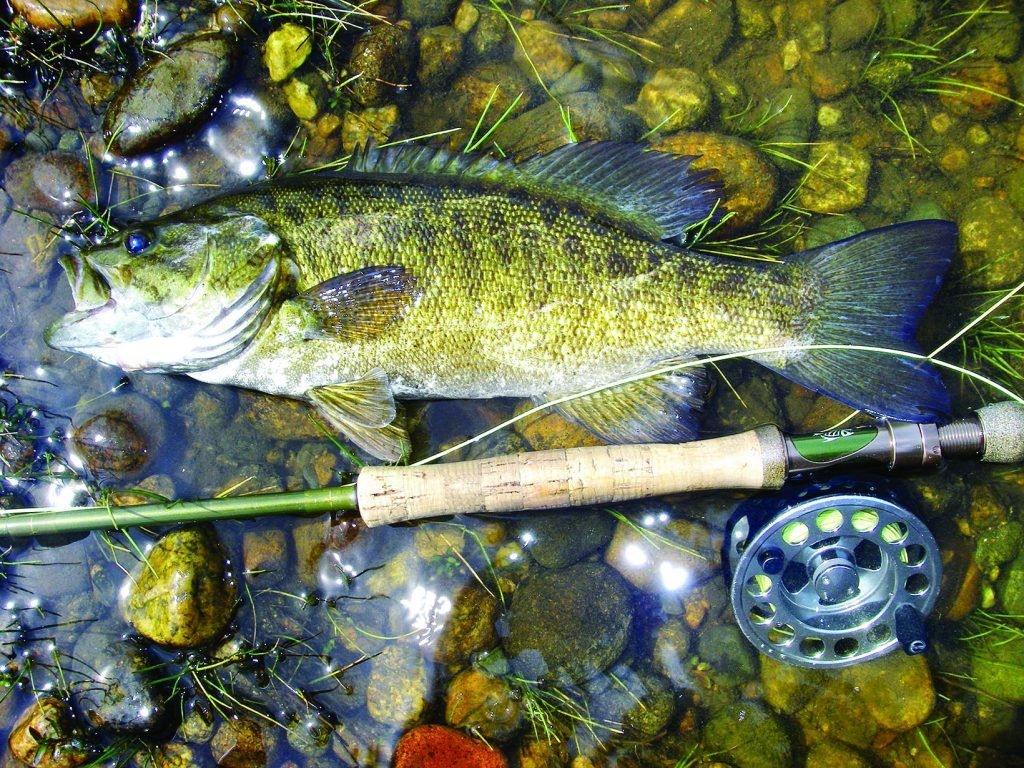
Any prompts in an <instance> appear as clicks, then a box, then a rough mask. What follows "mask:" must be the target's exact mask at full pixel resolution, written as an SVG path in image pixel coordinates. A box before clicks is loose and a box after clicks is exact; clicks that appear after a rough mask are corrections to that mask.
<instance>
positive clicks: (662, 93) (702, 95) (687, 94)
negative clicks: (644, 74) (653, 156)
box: [633, 67, 711, 133]
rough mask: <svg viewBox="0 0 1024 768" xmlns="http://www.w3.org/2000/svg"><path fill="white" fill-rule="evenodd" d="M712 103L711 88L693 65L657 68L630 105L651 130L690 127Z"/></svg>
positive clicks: (669, 131)
mask: <svg viewBox="0 0 1024 768" xmlns="http://www.w3.org/2000/svg"><path fill="white" fill-rule="evenodd" d="M710 106H711V88H710V86H709V85H708V84H707V83H706V82H705V81H704V79H703V78H702V77H701V76H700V75H699V74H697V73H696V72H694V71H693V70H692V69H687V68H685V67H675V68H672V69H659V70H658V71H657V72H655V73H654V74H653V75H652V76H651V79H650V80H648V81H647V82H646V83H644V86H643V88H641V89H640V95H639V96H637V100H636V106H635V107H633V109H634V110H635V111H636V113H637V114H638V115H639V116H640V119H642V120H643V121H644V123H646V125H647V127H648V128H650V129H652V130H657V131H662V132H664V133H671V132H673V131H681V130H684V129H686V128H692V127H693V126H694V125H696V124H697V123H699V122H700V121H701V120H702V119H703V118H704V116H705V115H706V114H707V112H708V108H709V107H710Z"/></svg>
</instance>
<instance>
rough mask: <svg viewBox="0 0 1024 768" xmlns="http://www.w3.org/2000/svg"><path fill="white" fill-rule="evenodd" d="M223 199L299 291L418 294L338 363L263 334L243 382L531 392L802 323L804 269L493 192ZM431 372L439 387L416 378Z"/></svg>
mask: <svg viewBox="0 0 1024 768" xmlns="http://www.w3.org/2000/svg"><path fill="white" fill-rule="evenodd" d="M223 205H224V207H225V208H229V209H232V210H236V211H248V212H251V213H254V214H256V215H258V216H260V217H262V218H265V219H266V220H267V221H268V223H269V224H270V228H271V229H272V230H273V231H275V232H278V233H280V234H281V235H282V237H283V238H284V240H285V241H286V242H287V243H288V244H289V246H290V248H291V249H292V251H293V255H294V258H295V261H296V263H297V264H298V266H299V272H300V279H299V288H300V289H305V288H308V287H311V286H313V285H315V284H317V283H320V282H322V281H324V280H327V279H329V278H330V277H331V276H333V275H337V274H344V273H348V272H353V271H355V270H357V269H361V268H365V267H370V266H374V265H380V264H401V265H402V266H404V267H405V268H406V269H408V270H409V272H410V273H411V274H412V275H413V276H414V277H415V278H416V285H417V289H418V290H419V291H420V292H421V293H420V295H419V296H418V298H417V301H416V304H415V307H413V308H411V309H410V310H409V311H408V312H407V313H406V314H405V315H404V317H403V318H402V322H401V326H400V327H396V328H395V329H394V331H393V332H388V333H385V334H382V335H381V336H380V337H378V338H377V339H374V340H372V341H371V342H366V343H360V344H358V345H353V348H352V349H351V350H346V351H345V354H346V356H347V357H348V360H349V364H350V365H351V366H352V369H351V370H350V371H347V372H338V371H336V370H329V369H330V368H332V367H333V366H331V365H325V366H322V367H321V366H315V365H314V366H311V365H310V362H309V361H308V360H306V359H304V358H305V357H312V358H314V359H315V360H319V359H320V358H321V354H320V350H315V351H313V352H312V354H311V355H308V356H307V355H301V354H298V355H296V354H291V355H286V354H284V353H283V351H282V348H283V347H284V346H285V345H289V344H293V343H294V341H295V340H294V338H293V337H292V334H291V333H290V332H289V331H288V329H277V328H273V327H272V328H271V331H272V333H268V334H265V335H264V336H262V337H261V339H260V340H259V344H258V346H254V347H253V348H252V350H251V353H250V354H248V355H247V356H246V358H245V359H242V360H239V361H238V363H237V364H230V365H231V367H232V368H233V374H232V375H233V376H234V377H237V380H238V383H240V384H241V385H243V386H248V387H251V388H256V389H263V390H267V389H270V390H271V391H275V390H277V391H286V390H287V388H288V387H294V385H295V382H297V381H298V382H302V387H303V388H310V387H313V386H320V385H324V384H328V383H331V382H336V381H338V380H339V377H341V378H344V377H345V376H346V375H347V376H349V377H356V376H358V375H359V373H360V372H361V371H364V370H367V369H369V368H372V367H374V366H375V365H376V366H380V367H383V368H384V369H385V370H387V371H388V372H389V374H390V375H391V376H392V377H393V378H394V379H395V380H397V381H399V382H402V383H405V386H406V387H408V389H405V388H403V389H402V390H401V393H402V394H404V395H409V396H416V397H452V398H471V397H481V396H484V393H486V392H492V391H494V390H495V388H496V387H501V389H502V390H503V394H507V395H511V396H529V395H532V394H535V393H536V392H537V391H538V387H540V388H541V391H544V392H553V393H557V394H566V393H570V392H572V391H576V390H577V389H583V388H587V387H589V386H593V384H595V383H597V382H599V381H600V380H602V378H605V377H608V376H609V374H611V375H612V376H624V375H629V374H632V373H637V372H639V371H643V370H645V369H646V368H649V367H651V366H652V365H653V364H654V363H657V362H659V361H664V360H667V359H670V358H672V357H675V356H677V355H679V353H680V351H685V353H686V354H687V356H690V355H693V354H696V353H707V352H731V351H742V350H745V349H757V348H762V347H771V346H778V345H780V344H781V343H786V342H787V341H788V340H789V339H791V338H793V337H794V336H796V337H799V335H800V334H801V333H802V330H801V327H800V326H801V324H802V323H801V318H807V317H810V316H811V315H810V312H809V311H808V310H810V309H811V306H810V305H811V302H810V301H809V295H810V292H811V290H812V289H813V283H812V282H810V281H809V280H808V279H807V276H806V275H804V276H801V273H800V270H797V269H792V270H780V269H766V268H764V267H761V266H759V265H758V264H757V263H755V262H735V263H734V262H728V261H724V260H717V259H709V258H708V257H705V256H700V257H694V256H693V255H691V254H689V253H688V252H686V251H684V250H682V249H679V248H674V247H672V246H669V245H664V244H652V243H650V242H649V241H646V240H642V239H639V238H636V237H632V236H630V235H628V234H627V233H624V232H622V231H620V230H616V229H614V228H611V227H609V226H606V225H603V224H602V223H601V222H599V221H595V220H594V219H593V218H592V217H590V216H587V215H586V214H585V213H584V212H582V211H580V210H579V209H578V208H573V207H572V206H569V205H562V204H558V203H555V202H552V201H545V200H537V199H534V198H529V197H525V196H521V195H509V194H503V193H501V191H493V190H486V189H479V190H478V189H467V188H459V187H454V186H451V185H429V184H417V185H408V184H393V183H390V184H389V183H386V182H360V183H357V184H353V183H351V182H350V181H348V180H344V179H329V180H324V181H323V182H321V183H319V184H316V185H314V186H312V187H307V188H298V187H291V186H284V187H279V188H276V189H273V190H272V191H270V192H269V193H267V194H265V195H259V196H251V197H249V196H245V195H241V196H238V197H229V198H227V199H226V200H224V203H223ZM747 297H752V298H753V302H751V301H748V300H747ZM314 343H316V342H314ZM323 344H325V345H330V346H333V344H334V342H333V340H326V341H324V342H323ZM268 355H273V356H274V357H275V358H286V357H290V358H291V362H290V364H288V365H287V367H286V369H285V371H284V373H283V375H282V376H280V379H281V381H280V382H277V381H273V380H270V381H268V380H267V374H266V372H265V368H264V366H263V365H262V364H261V362H260V361H261V359H263V358H264V357H266V356H268ZM246 361H249V362H250V364H249V365H246V364H245V362H246ZM566 363H571V364H572V366H573V369H574V370H567V368H566ZM439 369H442V370H444V371H445V377H444V379H445V382H446V383H444V384H439V385H434V386H433V387H432V388H431V389H429V390H428V389H427V388H424V387H422V386H417V385H416V382H423V381H429V380H430V379H432V378H434V376H435V373H436V372H437V371H438V370H439ZM275 378H276V377H275ZM607 380H609V381H613V380H614V378H609V379H607Z"/></svg>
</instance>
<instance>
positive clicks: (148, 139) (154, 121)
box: [103, 34, 235, 155]
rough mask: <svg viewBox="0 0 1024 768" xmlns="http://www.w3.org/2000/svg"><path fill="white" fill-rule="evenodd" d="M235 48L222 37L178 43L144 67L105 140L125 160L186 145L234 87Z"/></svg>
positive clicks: (116, 106)
mask: <svg viewBox="0 0 1024 768" xmlns="http://www.w3.org/2000/svg"><path fill="white" fill-rule="evenodd" d="M234 53H235V46H234V43H233V42H232V41H231V39H230V38H229V37H226V36H224V35H220V34H209V35H199V36H198V37H193V38H189V39H187V40H184V41H182V42H180V43H177V44H175V45H173V46H171V47H170V48H168V49H167V50H166V51H163V52H162V53H161V54H160V55H159V56H155V57H154V58H153V59H152V60H151V61H150V62H149V63H147V64H146V65H145V66H143V67H142V68H141V69H140V70H139V71H138V72H136V73H135V74H134V75H133V76H132V77H131V78H130V79H129V80H127V81H125V83H124V85H123V86H122V87H121V89H120V90H119V91H118V93H117V95H116V96H115V97H114V100H113V101H112V102H111V103H110V107H109V108H108V109H107V112H106V114H105V115H104V116H103V134H104V136H105V137H106V139H107V140H108V141H109V142H110V146H111V149H113V151H114V152H117V153H118V154H121V155H138V154H142V153H144V152H149V151H152V150H154V149H157V148H158V147H160V146H161V145H162V144H166V143H167V142H169V141H172V140H175V139H180V138H181V137H183V136H184V135H186V134H188V133H190V132H191V131H193V130H194V129H195V128H196V127H197V126H198V125H200V124H201V123H203V122H204V121H205V120H206V119H207V118H209V117H210V114H211V113H212V112H213V110H214V109H215V108H216V106H217V104H218V103H219V101H220V98H221V96H223V95H224V92H225V91H226V90H227V87H228V84H229V83H228V78H229V76H230V73H231V69H232V65H233V59H234Z"/></svg>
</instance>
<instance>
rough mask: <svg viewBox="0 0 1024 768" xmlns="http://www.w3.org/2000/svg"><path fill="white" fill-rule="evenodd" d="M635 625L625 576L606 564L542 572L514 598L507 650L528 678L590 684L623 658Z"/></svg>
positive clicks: (527, 582) (514, 663)
mask: <svg viewBox="0 0 1024 768" xmlns="http://www.w3.org/2000/svg"><path fill="white" fill-rule="evenodd" d="M632 621H633V607H632V600H631V596H630V594H629V589H628V588H627V587H626V584H625V582H624V581H623V580H622V577H621V576H619V575H618V574H617V573H615V571H613V570H612V569H611V568H609V567H607V566H605V565H602V564H600V563H581V564H579V565H573V566H570V567H569V568H565V569H563V570H560V571H542V572H539V573H537V574H535V575H533V576H530V577H529V578H527V579H526V580H524V581H523V583H522V584H520V585H519V587H518V588H517V589H516V591H515V594H514V595H513V596H512V605H511V609H510V611H509V618H508V636H507V637H506V638H505V640H504V645H505V650H506V651H507V652H508V655H509V657H511V658H512V660H513V661H512V663H513V666H514V667H515V668H516V670H517V671H519V672H520V673H521V674H523V675H524V676H525V677H528V678H531V679H541V678H544V677H548V676H552V677H557V675H558V674H559V673H564V674H566V675H568V676H569V677H570V678H571V679H573V680H577V681H578V680H586V679H587V678H589V677H592V676H593V675H595V674H596V673H598V672H601V671H603V670H604V669H607V668H608V667H609V666H610V665H611V664H612V663H613V662H614V661H615V660H616V659H617V658H618V657H619V655H620V654H621V653H622V651H623V649H624V648H625V647H626V641H627V640H628V639H629V630H630V626H631V625H632Z"/></svg>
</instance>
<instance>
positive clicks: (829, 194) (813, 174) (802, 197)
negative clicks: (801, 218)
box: [797, 141, 871, 213]
mask: <svg viewBox="0 0 1024 768" xmlns="http://www.w3.org/2000/svg"><path fill="white" fill-rule="evenodd" d="M808 163H809V164H810V166H811V169H810V170H809V171H807V174H806V175H805V176H804V180H803V185H802V186H801V187H800V192H799V194H798V196H797V203H799V204H800V205H802V206H803V207H804V208H807V209H808V210H810V211H814V212H815V213H845V212H846V211H852V210H853V209H854V208H858V207H859V206H861V205H863V204H864V201H865V200H867V197H868V177H869V176H870V174H871V156H870V155H869V154H868V153H867V152H865V151H864V150H863V149H860V148H859V147H855V146H854V145H852V144H848V143H846V142H840V141H825V142H821V143H819V144H815V145H814V147H812V149H811V157H810V160H809V161H808Z"/></svg>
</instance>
